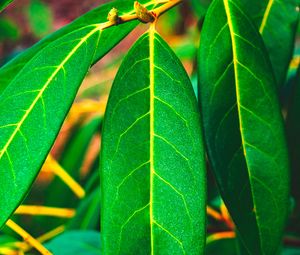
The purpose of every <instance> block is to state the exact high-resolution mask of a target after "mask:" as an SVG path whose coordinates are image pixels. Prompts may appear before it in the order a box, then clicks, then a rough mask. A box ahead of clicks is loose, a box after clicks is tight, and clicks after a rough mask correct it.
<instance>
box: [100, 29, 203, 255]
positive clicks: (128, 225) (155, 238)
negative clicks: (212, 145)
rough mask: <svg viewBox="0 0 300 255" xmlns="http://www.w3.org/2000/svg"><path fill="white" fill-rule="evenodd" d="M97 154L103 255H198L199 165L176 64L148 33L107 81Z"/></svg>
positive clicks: (194, 122)
mask: <svg viewBox="0 0 300 255" xmlns="http://www.w3.org/2000/svg"><path fill="white" fill-rule="evenodd" d="M105 116H106V117H105V119H104V128H103V138H102V149H101V159H100V160H101V164H100V169H101V177H100V180H101V189H102V190H101V195H102V198H101V217H102V218H101V233H102V240H103V243H102V244H103V253H104V254H166V255H167V254H191V255H193V254H203V248H204V247H203V246H204V240H205V217H206V216H205V160H204V151H203V146H202V136H201V129H200V120H199V113H198V109H197V103H196V99H195V95H194V92H193V89H192V85H191V82H190V80H189V78H188V76H187V74H186V72H185V70H184V68H183V67H182V65H181V63H180V61H179V60H178V59H177V57H176V56H175V54H174V53H173V52H172V51H171V49H170V48H169V46H168V45H167V44H166V43H165V42H164V41H163V40H162V39H161V37H160V36H159V35H158V34H157V33H155V32H154V31H153V29H151V30H150V32H148V33H146V34H144V35H143V36H142V37H141V38H140V39H139V40H138V41H137V42H136V44H135V45H134V46H133V48H132V49H131V50H130V52H129V53H128V55H127V57H126V58H125V60H124V62H123V63H122V65H121V67H120V69H119V72H118V74H117V76H116V78H115V81H114V84H113V87H112V90H111V93H110V98H109V102H108V105H107V111H106V115H105Z"/></svg>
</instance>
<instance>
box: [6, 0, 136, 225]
mask: <svg viewBox="0 0 300 255" xmlns="http://www.w3.org/2000/svg"><path fill="white" fill-rule="evenodd" d="M121 6H122V5H121ZM115 7H118V4H117V2H116V3H115ZM131 8H132V7H131ZM104 9H106V8H104ZM125 10H126V9H125ZM100 14H102V16H100ZM106 14H107V13H106ZM106 14H105V15H104V13H101V12H99V15H98V19H97V20H98V21H97V22H104V21H105V20H106ZM93 21H95V20H93ZM127 26H129V27H130V29H131V28H132V25H130V23H126V24H123V25H120V26H118V27H111V28H108V29H104V30H102V23H95V24H86V25H84V26H82V25H81V26H80V27H79V28H77V29H75V30H73V31H70V32H69V33H66V34H65V35H64V36H61V37H60V38H58V39H56V40H54V41H53V42H51V41H50V42H48V44H47V46H45V47H42V48H40V51H39V52H38V54H36V55H34V56H33V57H32V58H31V59H30V60H29V61H28V62H27V64H25V65H24V64H23V63H22V65H24V67H23V68H22V69H21V70H20V71H19V72H18V74H17V75H16V76H15V78H14V79H13V80H12V81H11V83H9V85H8V86H7V87H6V89H5V90H4V92H3V93H2V94H1V96H0V169H1V170H2V172H1V175H0V194H1V196H0V211H1V214H0V226H2V225H3V224H4V222H5V221H6V220H7V219H8V217H9V216H10V215H11V214H12V212H13V211H14V210H15V208H16V207H17V206H18V205H19V203H20V202H21V201H22V199H23V198H24V196H25V195H26V193H27V191H28V189H29V187H30V185H31V184H32V182H33V180H34V179H35V177H36V175H37V174H38V171H39V169H40V168H41V165H42V164H43V162H44V160H45V158H46V156H47V154H48V152H49V150H50V148H51V146H52V144H53V142H54V140H55V138H56V136H57V133H58V131H59V129H60V127H61V125H62V123H63V120H64V118H65V116H66V114H67V112H68V110H69V108H70V106H71V104H72V102H73V100H74V97H75V95H76V93H77V90H78V87H79V86H80V84H81V82H82V80H83V78H84V77H85V75H86V73H87V71H88V69H89V67H90V65H91V64H92V63H93V62H94V61H95V59H96V58H97V59H98V58H100V57H102V56H103V55H105V54H106V53H107V52H108V51H109V50H110V49H111V48H112V47H113V46H114V45H115V44H116V43H117V42H119V41H120V40H121V39H122V38H123V37H124V36H125V35H126V34H127V33H128V31H129V30H130V29H129V28H128V27H127ZM122 29H124V31H123V30H122ZM21 59H22V58H21ZM27 60H28V59H27ZM14 64H15V65H16V63H14ZM10 68H12V69H13V68H14V65H10Z"/></svg>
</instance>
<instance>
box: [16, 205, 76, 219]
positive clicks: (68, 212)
mask: <svg viewBox="0 0 300 255" xmlns="http://www.w3.org/2000/svg"><path fill="white" fill-rule="evenodd" d="M14 213H15V214H27V215H43V216H54V217H60V218H72V217H73V216H74V214H75V210H74V209H69V208H57V207H47V206H36V205H20V206H19V207H18V208H17V210H16V211H15V212H14Z"/></svg>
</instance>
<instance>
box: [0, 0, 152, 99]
mask: <svg viewBox="0 0 300 255" xmlns="http://www.w3.org/2000/svg"><path fill="white" fill-rule="evenodd" d="M133 2H134V0H121V1H112V2H110V3H108V4H105V5H102V6H100V7H98V8H96V9H94V10H92V11H90V12H88V13H86V14H85V15H83V16H81V17H80V18H78V19H77V20H75V21H74V22H72V23H70V24H69V25H67V26H65V27H63V28H62V29H60V30H58V31H56V32H54V33H53V34H51V35H49V36H47V37H45V38H44V39H43V40H41V41H40V42H38V43H37V44H35V45H34V46H32V47H31V48H29V49H28V50H26V51H25V52H23V53H22V54H20V55H18V56H17V57H16V58H14V59H13V60H11V61H10V62H9V63H7V64H6V65H5V66H3V67H2V68H1V69H0V94H1V92H2V91H3V90H4V89H5V88H6V87H7V86H8V84H9V83H10V81H11V80H12V79H13V78H14V77H15V76H16V75H17V74H18V72H20V70H21V69H22V68H23V67H24V65H26V64H27V63H28V62H29V61H30V59H32V58H33V57H34V56H35V55H36V54H37V53H38V52H39V51H41V50H42V49H43V48H44V47H46V46H47V45H48V44H49V43H52V42H54V41H55V40H57V39H58V38H60V37H62V36H65V35H67V34H69V33H72V32H73V31H75V30H78V29H81V28H83V27H86V26H88V25H92V24H97V23H99V22H105V21H106V17H107V14H108V12H109V11H110V10H111V8H113V7H115V8H118V9H119V10H120V14H122V13H128V12H130V11H133ZM140 2H148V1H146V0H144V1H140ZM137 24H138V22H137V21H133V22H130V23H126V24H122V25H119V26H114V27H111V28H110V31H111V33H110V36H108V35H107V38H105V39H106V42H108V43H110V42H113V43H114V44H116V43H117V42H118V41H120V40H121V39H122V38H123V37H125V36H126V35H127V34H128V33H129V32H130V31H131V30H132V29H133V28H134V27H135V26H136V25H137ZM104 44H105V42H104ZM105 49H106V48H105ZM106 50H108V49H106ZM102 55H103V49H102V47H99V48H97V50H96V52H95V55H94V57H93V63H95V62H97V61H98V59H99V58H101V57H102Z"/></svg>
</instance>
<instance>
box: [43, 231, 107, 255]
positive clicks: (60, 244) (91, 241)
mask: <svg viewBox="0 0 300 255" xmlns="http://www.w3.org/2000/svg"><path fill="white" fill-rule="evenodd" d="M100 239H101V238H100V233H99V232H96V231H66V232H64V233H63V234H61V235H59V236H57V237H56V238H54V239H53V240H51V241H50V242H48V243H46V245H45V246H46V247H47V248H48V249H49V250H50V251H51V252H52V253H53V254H55V255H74V254H77V255H100V254H101V253H100V249H101V244H100Z"/></svg>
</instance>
